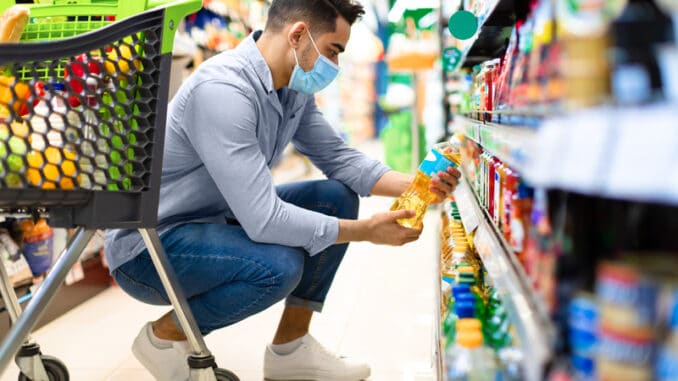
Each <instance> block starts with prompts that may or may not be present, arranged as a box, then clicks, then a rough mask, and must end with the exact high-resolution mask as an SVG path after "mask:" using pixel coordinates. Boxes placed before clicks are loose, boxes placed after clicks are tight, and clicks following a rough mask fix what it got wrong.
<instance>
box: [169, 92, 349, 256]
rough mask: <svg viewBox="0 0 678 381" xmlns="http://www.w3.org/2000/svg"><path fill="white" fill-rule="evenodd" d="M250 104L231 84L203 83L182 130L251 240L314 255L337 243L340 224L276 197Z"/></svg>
mask: <svg viewBox="0 0 678 381" xmlns="http://www.w3.org/2000/svg"><path fill="white" fill-rule="evenodd" d="M255 99H256V97H254V95H249V96H248V95H247V94H246V93H245V90H243V89H241V88H238V87H237V86H235V85H232V84H228V83H214V82H205V83H202V84H200V85H198V87H197V88H196V89H194V91H193V93H192V94H191V96H190V99H188V101H187V104H186V108H185V111H184V115H183V121H182V124H183V128H184V129H185V131H186V135H187V137H188V139H189V141H190V143H191V144H192V145H193V147H194V149H195V150H196V152H197V154H198V156H199V157H200V159H201V161H202V162H203V163H204V165H205V168H206V169H207V171H208V172H209V174H210V176H211V177H212V179H213V180H214V182H215V183H216V185H217V187H218V188H219V190H220V192H221V194H222V195H223V196H224V199H225V200H226V202H227V203H228V205H229V206H230V208H231V210H232V211H233V214H234V215H235V217H236V218H237V219H238V221H239V222H240V224H241V225H242V227H243V229H244V230H245V232H246V233H247V235H248V237H250V239H252V240H253V241H255V242H262V243H274V244H280V245H285V246H292V247H303V248H304V249H305V250H306V251H308V252H309V253H310V254H311V255H313V254H317V253H319V252H321V251H323V250H324V249H325V248H327V247H329V246H330V245H332V244H334V243H335V242H336V240H337V236H338V233H339V220H338V219H337V218H335V217H330V216H327V215H324V214H321V213H316V212H313V211H310V210H307V209H303V208H300V207H297V206H296V205H293V204H290V203H287V202H284V201H283V200H281V199H280V197H278V195H277V193H276V191H275V187H274V185H273V179H272V175H271V171H270V169H269V168H268V166H267V163H266V158H265V156H264V154H263V153H262V152H261V148H260V146H259V142H258V139H257V127H258V120H257V112H256V109H257V107H259V106H258V104H257V103H256V101H255ZM259 127H261V128H263V126H259Z"/></svg>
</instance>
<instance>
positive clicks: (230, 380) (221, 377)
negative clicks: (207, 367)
mask: <svg viewBox="0 0 678 381" xmlns="http://www.w3.org/2000/svg"><path fill="white" fill-rule="evenodd" d="M214 375H215V376H216V377H217V381H240V379H239V378H238V376H236V375H235V373H233V372H231V371H230V370H226V369H221V368H216V369H214Z"/></svg>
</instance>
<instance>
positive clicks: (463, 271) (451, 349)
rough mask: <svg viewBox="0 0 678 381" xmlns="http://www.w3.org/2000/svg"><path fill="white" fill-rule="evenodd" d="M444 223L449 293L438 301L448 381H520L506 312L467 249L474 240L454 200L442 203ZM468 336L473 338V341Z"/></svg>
mask: <svg viewBox="0 0 678 381" xmlns="http://www.w3.org/2000/svg"><path fill="white" fill-rule="evenodd" d="M442 218H443V227H442V232H441V237H442V238H443V242H444V243H443V245H442V250H443V251H442V252H441V276H442V279H443V282H442V283H443V289H445V290H449V291H448V292H443V293H442V300H441V304H442V306H443V308H442V310H441V313H442V338H441V339H442V340H443V343H444V346H443V348H444V349H445V364H446V372H445V374H446V375H447V380H462V379H463V380H466V379H468V378H463V377H480V378H478V379H481V380H484V379H488V380H495V379H507V380H520V379H521V377H522V373H521V366H520V361H521V355H520V353H519V352H517V350H516V348H514V347H513V336H512V334H511V328H510V327H511V324H510V321H509V319H508V313H507V312H506V310H505V309H504V307H503V305H502V302H501V299H500V297H499V293H498V291H497V290H496V289H494V288H493V287H492V286H491V283H490V281H489V279H488V278H487V276H486V274H485V271H484V268H483V265H482V263H481V261H480V258H479V257H478V254H477V253H476V252H475V250H474V248H473V246H470V245H469V244H468V243H469V242H470V241H472V240H470V239H469V237H468V236H467V235H466V232H465V230H464V227H463V223H462V222H461V218H460V215H459V210H458V208H457V205H456V201H455V200H454V199H451V200H450V201H449V202H446V203H445V210H444V212H443V217H442ZM469 335H472V336H473V339H472V340H471V341H469ZM470 353H473V359H474V360H473V361H471V357H469V356H471V355H470ZM478 356H482V360H481V359H480V358H479V357H478ZM476 358H478V361H480V362H481V364H478V363H476V362H475V359H476ZM500 359H501V361H500ZM486 377H487V378H486ZM495 377H499V378H495ZM471 379H476V378H471Z"/></svg>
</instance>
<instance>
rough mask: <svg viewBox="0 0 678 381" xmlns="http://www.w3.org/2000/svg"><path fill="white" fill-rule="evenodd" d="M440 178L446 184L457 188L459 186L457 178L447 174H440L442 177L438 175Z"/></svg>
mask: <svg viewBox="0 0 678 381" xmlns="http://www.w3.org/2000/svg"><path fill="white" fill-rule="evenodd" d="M438 178H439V179H440V180H441V181H442V182H443V183H446V184H449V185H452V186H453V187H454V186H457V185H458V184H459V178H458V177H455V176H453V175H451V174H449V173H447V172H440V175H438Z"/></svg>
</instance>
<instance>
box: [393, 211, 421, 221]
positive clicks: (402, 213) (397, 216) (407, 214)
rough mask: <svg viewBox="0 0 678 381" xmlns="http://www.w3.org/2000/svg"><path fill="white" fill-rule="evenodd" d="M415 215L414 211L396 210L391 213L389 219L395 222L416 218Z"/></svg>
mask: <svg viewBox="0 0 678 381" xmlns="http://www.w3.org/2000/svg"><path fill="white" fill-rule="evenodd" d="M415 214H416V213H415V211H414V210H396V211H393V212H389V219H391V220H393V221H395V220H399V219H401V218H411V217H414V215H415Z"/></svg>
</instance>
